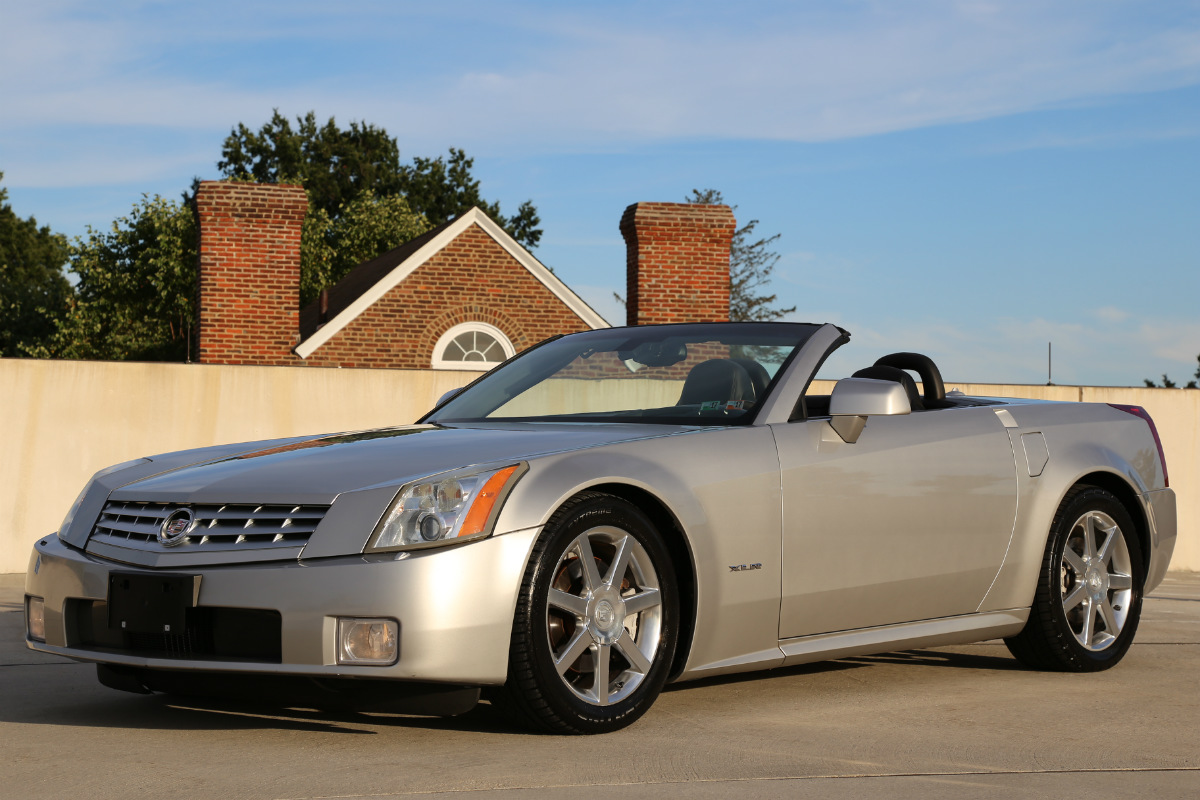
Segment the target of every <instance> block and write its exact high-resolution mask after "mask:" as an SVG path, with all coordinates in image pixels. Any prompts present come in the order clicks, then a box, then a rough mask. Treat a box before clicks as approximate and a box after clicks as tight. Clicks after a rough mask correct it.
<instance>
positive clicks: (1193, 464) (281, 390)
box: [0, 359, 1200, 573]
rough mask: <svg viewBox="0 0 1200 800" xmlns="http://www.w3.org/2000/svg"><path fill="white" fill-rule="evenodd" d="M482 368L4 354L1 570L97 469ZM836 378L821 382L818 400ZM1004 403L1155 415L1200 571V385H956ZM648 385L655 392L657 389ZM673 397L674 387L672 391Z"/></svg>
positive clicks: (440, 386)
mask: <svg viewBox="0 0 1200 800" xmlns="http://www.w3.org/2000/svg"><path fill="white" fill-rule="evenodd" d="M477 375H478V373H471V372H450V371H432V370H359V369H319V368H312V367H252V366H211V365H198V364H131V363H115V362H91V361H34V360H25V359H0V425H2V426H3V427H4V429H5V430H8V431H9V436H8V437H7V445H8V446H7V448H6V454H5V457H4V458H2V459H0V573H4V572H22V571H24V570H25V567H26V565H27V563H28V557H29V551H30V548H31V547H32V545H33V542H34V541H35V540H36V539H37V538H38V537H41V536H45V535H46V534H48V533H51V532H52V531H55V530H57V528H58V525H59V523H60V522H61V520H62V518H63V516H64V515H65V514H66V512H67V509H68V508H69V507H70V505H71V503H72V501H74V499H75V496H76V495H77V494H78V493H79V490H80V489H82V488H83V485H84V483H85V482H86V481H87V479H88V478H89V477H90V476H91V474H92V473H93V472H95V471H96V470H98V469H101V468H103V467H106V466H108V465H110V464H116V463H118V462H121V461H126V460H129V459H132V458H137V457H140V456H145V455H153V454H155V453H162V452H166V451H170V450H179V449H183V448H188V447H200V446H203V445H209V444H217V443H222V442H236V441H245V440H252V439H266V438H272V437H283V436H295V435H300V434H315V433H326V432H332V431H346V430H361V429H364V428H373V427H380V426H386V425H399V424H406V423H409V422H412V421H413V420H415V419H416V418H417V417H419V416H420V415H421V414H422V413H424V412H425V411H426V410H428V409H429V408H430V407H431V406H432V405H433V403H434V402H435V401H436V399H437V398H438V397H440V396H441V395H442V393H444V392H446V391H448V390H449V389H452V388H455V387H457V386H461V385H463V384H465V383H467V382H469V381H470V380H472V379H474V378H475V377H476V376H477ZM831 387H832V383H830V382H824V381H820V382H817V383H816V384H815V386H814V391H816V392H828V391H829V389H830V388H831ZM946 388H947V390H950V389H954V388H957V389H961V390H962V391H963V392H964V393H966V394H972V395H985V396H995V397H1031V398H1038V399H1051V400H1072V401H1079V400H1083V401H1087V402H1100V403H1127V404H1134V405H1140V406H1143V407H1144V408H1146V410H1148V411H1149V412H1150V414H1151V415H1152V416H1153V417H1154V420H1155V422H1156V423H1157V425H1158V430H1159V433H1160V434H1161V436H1162V440H1163V449H1164V450H1165V451H1166V456H1167V464H1168V468H1169V471H1170V476H1171V486H1172V487H1173V488H1174V489H1175V491H1176V493H1177V494H1178V497H1179V523H1180V541H1179V544H1178V545H1177V547H1176V551H1175V558H1174V560H1173V561H1172V567H1173V568H1174V569H1188V570H1200V502H1198V500H1197V494H1196V492H1195V489H1194V487H1195V486H1196V481H1197V477H1198V476H1197V467H1198V461H1200V458H1198V455H1197V454H1198V453H1200V449H1198V444H1200V443H1198V442H1197V435H1196V428H1197V420H1198V419H1200V391H1191V390H1186V389H1136V388H1107V387H1076V386H1005V385H999V384H957V383H948V384H947V386H946ZM649 389H650V387H647V390H648V391H649ZM671 391H674V388H673V387H672V389H671Z"/></svg>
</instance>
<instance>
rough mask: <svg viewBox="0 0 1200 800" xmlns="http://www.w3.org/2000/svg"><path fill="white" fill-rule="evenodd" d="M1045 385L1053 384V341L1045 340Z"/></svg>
mask: <svg viewBox="0 0 1200 800" xmlns="http://www.w3.org/2000/svg"><path fill="white" fill-rule="evenodd" d="M1046 385H1047V386H1053V385H1054V342H1046Z"/></svg>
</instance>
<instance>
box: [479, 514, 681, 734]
mask: <svg viewBox="0 0 1200 800" xmlns="http://www.w3.org/2000/svg"><path fill="white" fill-rule="evenodd" d="M677 629H678V599H677V594H676V588H675V579H674V573H673V572H672V567H671V561H670V556H669V554H668V552H667V549H666V547H665V545H664V544H663V542H662V539H661V537H660V536H659V534H658V533H657V531H655V529H654V527H653V525H652V524H651V523H650V521H649V520H648V519H647V518H646V517H645V515H643V514H642V513H641V512H640V511H638V509H637V508H636V507H634V506H633V505H631V504H629V503H627V502H625V501H624V500H621V499H619V498H616V497H612V496H609V495H603V494H599V493H596V492H588V493H585V494H581V495H579V496H578V497H576V498H574V499H573V500H572V501H570V502H569V503H567V504H566V505H564V506H563V508H561V509H559V511H558V512H556V513H555V515H554V517H552V518H551V520H550V522H549V523H548V524H547V526H546V531H545V532H544V533H543V534H542V537H541V538H540V539H539V540H538V544H537V545H536V547H535V549H534V553H533V557H532V558H531V560H530V564H529V568H528V570H527V572H526V576H525V581H524V582H523V584H522V587H521V596H520V599H519V601H518V606H517V614H516V619H515V621H514V625H513V639H512V649H511V655H510V661H509V680H508V684H507V685H506V687H505V692H504V697H503V700H504V701H505V702H506V705H508V706H510V707H515V709H516V710H518V711H519V712H521V714H522V716H523V717H525V718H526V719H527V720H528V721H530V722H532V723H534V724H535V725H537V726H539V727H543V728H548V729H550V730H553V731H558V732H571V733H601V732H605V731H610V730H616V729H617V728H621V727H624V726H625V725H628V724H629V723H631V722H633V721H634V720H635V719H637V718H638V717H640V716H641V715H642V714H643V713H644V712H645V710H646V709H647V708H648V707H649V706H650V704H651V703H652V702H654V698H655V697H657V696H658V693H659V691H660V690H661V689H662V686H663V683H664V682H665V681H666V678H667V673H668V671H669V669H670V665H671V660H672V658H673V656H674V652H675V642H676V639H677Z"/></svg>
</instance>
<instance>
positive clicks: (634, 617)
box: [546, 526, 663, 706]
mask: <svg viewBox="0 0 1200 800" xmlns="http://www.w3.org/2000/svg"><path fill="white" fill-rule="evenodd" d="M552 574H553V576H554V577H553V580H552V581H551V585H550V588H549V590H548V592H547V598H546V600H547V603H546V636H547V637H548V639H549V643H550V653H551V655H552V657H553V659H554V668H555V670H556V671H557V672H558V676H559V678H561V679H562V682H563V683H564V684H565V685H566V687H567V688H568V689H570V690H571V692H572V693H573V694H574V695H575V696H576V697H578V698H579V699H581V700H583V701H584V702H586V703H590V704H592V705H597V706H607V705H610V704H612V703H617V702H620V701H621V700H624V699H625V698H626V697H628V696H629V695H630V694H632V693H633V691H634V690H635V689H637V687H638V686H639V685H640V684H641V682H642V681H643V680H644V679H645V677H646V675H647V674H648V673H649V672H650V668H651V666H652V664H653V662H654V657H655V654H656V653H657V651H658V647H659V642H660V641H661V639H662V635H663V631H662V625H663V611H662V597H661V595H660V591H659V579H658V574H657V573H656V572H655V570H654V564H653V562H652V561H651V560H650V556H649V555H648V554H647V553H646V550H645V548H643V547H642V545H641V543H640V542H638V540H637V539H635V538H634V537H633V536H631V535H630V534H629V533H627V532H625V531H623V530H621V529H619V528H614V527H609V526H601V527H594V528H590V529H589V530H587V531H585V532H583V533H581V534H580V535H579V536H577V537H576V538H575V539H574V540H573V541H572V542H571V543H570V545H568V546H567V548H566V550H565V551H564V552H563V554H562V556H561V557H560V558H559V559H558V564H557V565H556V566H555V568H554V572H553V573H552Z"/></svg>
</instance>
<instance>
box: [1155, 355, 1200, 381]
mask: <svg viewBox="0 0 1200 800" xmlns="http://www.w3.org/2000/svg"><path fill="white" fill-rule="evenodd" d="M1196 362H1197V363H1200V356H1196ZM1196 381H1200V366H1198V367H1196V380H1194V381H1188V382H1187V386H1184V387H1183V388H1185V389H1196V388H1200V387H1198V386H1197V383H1196ZM1142 383H1144V384H1146V388H1147V389H1154V388H1159V389H1174V388H1176V384H1175V381H1173V380H1171V379H1170V378H1168V377H1167V374H1166V373H1165V372H1164V373H1163V376H1162V384H1161V385H1159V384H1157V383H1155V382H1154V381H1152V380H1150V379H1149V378H1142Z"/></svg>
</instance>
